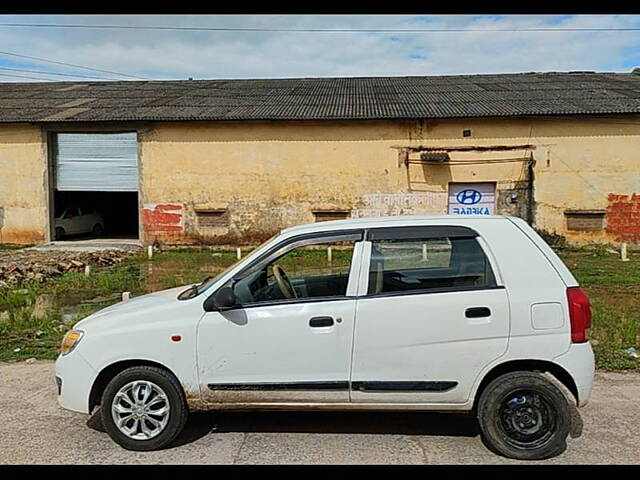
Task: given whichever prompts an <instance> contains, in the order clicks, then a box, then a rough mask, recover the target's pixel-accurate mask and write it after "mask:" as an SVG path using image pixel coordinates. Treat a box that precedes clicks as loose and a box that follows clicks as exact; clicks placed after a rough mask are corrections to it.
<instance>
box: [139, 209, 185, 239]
mask: <svg viewBox="0 0 640 480" xmlns="http://www.w3.org/2000/svg"><path fill="white" fill-rule="evenodd" d="M183 211H184V207H183V206H182V205H180V204H171V203H167V204H155V203H148V204H145V205H144V206H143V208H142V224H143V225H144V231H145V233H175V232H182V231H184V224H183V222H182V215H183Z"/></svg>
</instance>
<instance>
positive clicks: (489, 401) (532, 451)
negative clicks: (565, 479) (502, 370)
mask: <svg viewBox="0 0 640 480" xmlns="http://www.w3.org/2000/svg"><path fill="white" fill-rule="evenodd" d="M478 421H479V423H480V428H481V430H482V433H483V435H484V438H485V440H486V441H487V443H488V444H489V446H490V447H491V448H493V449H495V451H496V452H497V453H500V454H502V455H504V456H506V457H510V458H516V459H520V460H540V459H544V458H549V457H554V456H556V455H559V454H561V453H562V452H564V450H565V449H566V439H567V435H568V434H569V428H570V415H569V409H568V404H567V399H566V397H565V396H564V394H563V393H562V392H561V391H560V389H558V387H556V386H555V385H554V384H553V383H552V382H551V381H549V380H548V379H547V378H545V377H544V376H543V375H541V374H539V373H535V372H512V373H507V374H505V375H501V376H500V377H498V378H496V379H495V380H493V381H492V382H491V383H490V384H489V385H487V387H486V388H485V390H484V391H483V392H482V396H481V397H480V401H479V403H478Z"/></svg>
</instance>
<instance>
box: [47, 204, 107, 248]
mask: <svg viewBox="0 0 640 480" xmlns="http://www.w3.org/2000/svg"><path fill="white" fill-rule="evenodd" d="M54 227H55V239H56V240H62V239H63V238H64V237H66V236H67V235H77V234H81V233H91V234H93V235H94V236H96V237H99V236H101V235H102V233H103V232H104V219H103V218H102V214H100V213H99V212H97V211H95V210H94V209H93V208H91V207H78V206H77V205H69V206H68V207H67V208H65V209H64V210H63V211H62V213H61V214H60V215H59V216H58V217H56V218H55V222H54Z"/></svg>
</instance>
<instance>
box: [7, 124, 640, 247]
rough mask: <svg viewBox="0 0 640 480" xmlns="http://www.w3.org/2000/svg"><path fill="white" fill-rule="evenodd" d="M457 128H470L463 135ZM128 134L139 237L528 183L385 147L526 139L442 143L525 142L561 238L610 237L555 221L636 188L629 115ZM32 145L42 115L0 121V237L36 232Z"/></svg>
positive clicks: (411, 204)
mask: <svg viewBox="0 0 640 480" xmlns="http://www.w3.org/2000/svg"><path fill="white" fill-rule="evenodd" d="M463 129H470V130H471V132H472V135H471V136H470V137H463V135H462V131H463ZM139 141H140V147H139V151H140V155H141V158H140V164H141V171H140V178H141V192H140V203H141V204H142V206H143V211H142V212H141V213H142V215H141V218H142V221H141V223H142V225H143V234H144V240H145V241H148V242H152V241H153V240H155V239H156V238H158V239H161V240H165V241H170V242H192V241H202V240H204V241H209V240H211V239H215V241H219V242H221V241H230V242H232V241H233V242H235V241H238V240H240V241H247V242H251V241H256V240H259V239H260V238H263V237H265V236H268V235H271V234H272V233H274V232H275V231H277V230H279V229H281V228H283V227H287V226H290V225H295V224H299V223H305V222H312V221H314V216H313V214H312V211H313V210H345V211H347V212H348V213H349V216H351V217H359V216H378V215H388V214H420V213H445V212H446V210H447V201H448V200H447V190H448V184H449V182H482V181H495V182H497V188H498V190H499V191H505V192H507V191H511V189H516V190H515V191H518V192H520V193H526V192H523V190H522V188H523V186H525V187H526V179H527V172H526V164H525V163H524V162H520V163H517V162H511V163H502V164H495V163H494V164H471V163H469V164H465V165H442V166H437V165H416V164H411V165H410V166H409V168H408V170H407V167H406V166H405V165H404V164H403V163H399V158H400V157H399V154H398V152H399V151H398V148H397V147H411V146H414V147H415V146H418V145H422V146H428V147H455V146H476V147H478V146H484V147H489V146H506V145H527V144H531V145H533V148H531V149H527V150H524V149H516V150H510V151H499V150H494V151H482V152H480V151H472V152H452V153H451V154H450V155H451V158H452V160H456V161H468V162H477V161H479V160H496V159H501V158H502V159H510V158H525V156H529V155H533V158H534V160H535V168H534V174H535V191H534V196H535V210H534V211H535V226H536V227H538V228H540V229H544V230H547V231H549V232H555V233H558V234H561V235H565V236H566V237H567V238H568V239H569V241H571V242H572V243H587V242H592V241H613V240H615V239H614V238H613V237H612V236H611V235H610V234H607V233H606V232H605V231H602V232H593V233H591V232H570V231H567V229H566V219H565V216H564V211H565V210H567V209H578V210H605V209H607V208H608V207H609V202H608V200H607V196H608V194H611V193H614V194H625V195H629V194H633V193H636V194H638V193H640V164H639V160H638V152H640V125H638V124H637V123H635V121H634V118H633V117H631V116H626V117H625V116H620V117H589V116H586V117H564V118H557V119H468V120H446V121H358V122H356V121H343V122H337V121H330V122H329V121H327V122H242V123H216V122H172V123H154V124H151V125H150V126H149V127H148V128H145V129H142V130H139ZM44 148H45V145H44V142H43V135H42V133H41V129H40V127H38V126H30V125H4V126H0V168H1V169H2V170H1V171H2V175H1V176H0V208H2V210H1V211H2V212H3V214H2V215H3V217H0V218H2V220H1V221H0V222H2V223H0V224H2V225H3V226H2V229H1V230H0V234H1V235H2V238H1V239H0V241H2V242H16V243H34V242H42V241H44V240H45V239H46V237H47V235H46V229H47V223H48V222H47V193H46V188H47V172H46V157H45V154H44ZM409 158H410V159H416V158H418V156H417V155H416V154H412V155H411V156H410V157H409ZM520 193H519V194H520ZM498 197H499V198H498V212H499V213H512V212H513V211H515V210H518V208H519V209H520V212H521V213H522V207H523V206H524V205H523V203H522V202H524V201H525V200H526V199H525V198H523V197H519V198H518V202H519V203H518V204H516V205H513V204H509V203H507V202H506V200H505V198H506V197H505V198H502V197H500V196H498ZM196 209H226V210H227V212H228V218H229V222H228V226H224V227H216V228H199V227H198V224H197V221H196V216H195V210H196ZM514 209H515V210H514ZM149 218H153V219H154V222H155V221H158V222H159V223H160V224H162V225H160V226H159V227H158V225H151V224H150V223H149Z"/></svg>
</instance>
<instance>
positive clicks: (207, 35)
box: [0, 15, 640, 82]
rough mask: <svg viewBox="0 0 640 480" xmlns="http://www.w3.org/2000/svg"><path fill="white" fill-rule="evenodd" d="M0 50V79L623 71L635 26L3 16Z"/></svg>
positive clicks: (638, 40)
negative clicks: (340, 30)
mask: <svg viewBox="0 0 640 480" xmlns="http://www.w3.org/2000/svg"><path fill="white" fill-rule="evenodd" d="M2 23H40V24H89V25H100V24H103V25H107V24H108V25H131V26H142V25H146V26H154V25H155V26H157V25H162V26H183V27H235V28H237V27H245V28H246V27H248V28H256V27H268V28H303V29H309V28H356V29H366V28H378V29H379V28H384V29H409V28H430V29H470V28H473V29H485V28H486V29H498V28H500V29H504V28H515V29H518V28H534V27H546V28H559V27H564V28H567V27H568V28H586V27H595V28H605V27H614V28H629V27H640V15H437V16H430V15H179V16H174V15H171V16H168V15H73V16H69V15H66V16H65V15H0V24H2ZM0 52H2V53H0V81H2V82H11V81H14V82H26V81H35V80H34V78H45V77H46V78H48V79H51V78H56V79H60V80H88V79H85V78H83V77H67V76H64V75H54V73H58V74H65V75H88V76H92V75H97V76H99V77H103V78H101V79H127V78H128V77H123V76H118V75H114V74H106V73H98V72H91V71H87V70H82V69H78V68H71V67H64V66H61V65H54V64H51V63H45V62H42V61H36V60H27V59H24V58H18V57H14V56H10V55H7V53H15V54H20V55H27V56H33V57H41V58H46V59H50V60H55V61H59V62H65V63H73V64H77V65H83V66H87V67H92V68H98V69H103V70H112V71H114V72H119V73H124V74H127V75H133V76H136V77H140V78H145V79H156V80H165V79H187V78H189V77H192V78H193V79H217V78H221V79H228V78H286V77H336V76H341V77H343V76H344V77H352V76H358V77H360V76H387V75H388V76H406V75H449V74H480V73H515V72H540V71H576V70H581V71H584V70H586V71H615V72H630V71H631V70H632V69H633V68H634V67H636V66H640V31H628V32H620V31H618V32H447V33H435V32H431V33H412V34H408V33H337V32H331V33H325V32H322V33H311V32H237V31H235V32H188V31H152V30H138V29H131V30H98V29H70V28H64V29H63V28H33V27H29V28H27V27H10V26H3V25H0ZM8 68H12V69H20V70H41V71H44V72H48V74H45V73H42V74H39V73H33V72H23V71H16V70H7V69H8ZM7 75H16V77H9V76H7ZM17 75H23V76H28V77H33V78H22V77H17ZM129 79H130V78H129Z"/></svg>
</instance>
